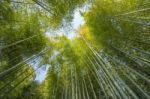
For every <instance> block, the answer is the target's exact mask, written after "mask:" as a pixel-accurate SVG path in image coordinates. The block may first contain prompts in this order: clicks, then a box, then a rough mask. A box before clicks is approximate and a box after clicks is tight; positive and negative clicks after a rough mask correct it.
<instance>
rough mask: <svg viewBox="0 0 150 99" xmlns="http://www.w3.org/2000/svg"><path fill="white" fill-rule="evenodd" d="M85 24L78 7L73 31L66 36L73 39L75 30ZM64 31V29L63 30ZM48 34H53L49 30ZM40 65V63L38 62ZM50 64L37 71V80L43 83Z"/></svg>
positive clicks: (73, 22) (72, 23)
mask: <svg viewBox="0 0 150 99" xmlns="http://www.w3.org/2000/svg"><path fill="white" fill-rule="evenodd" d="M83 24H84V19H83V17H82V16H81V15H80V12H79V9H77V10H76V11H75V13H74V19H73V21H72V22H71V25H72V27H73V30H72V31H71V32H69V33H68V34H67V35H66V36H67V37H68V38H69V39H72V38H74V37H75V36H76V33H75V30H77V29H78V28H79V27H80V26H81V25H83ZM62 32H64V31H62ZM46 35H47V36H51V34H50V33H49V32H47V33H46ZM37 65H38V64H37ZM35 67H36V66H35ZM48 68H49V66H43V67H41V68H40V69H39V70H38V71H37V72H36V78H35V80H37V81H39V82H40V83H42V81H44V79H45V77H46V74H47V71H48Z"/></svg>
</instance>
